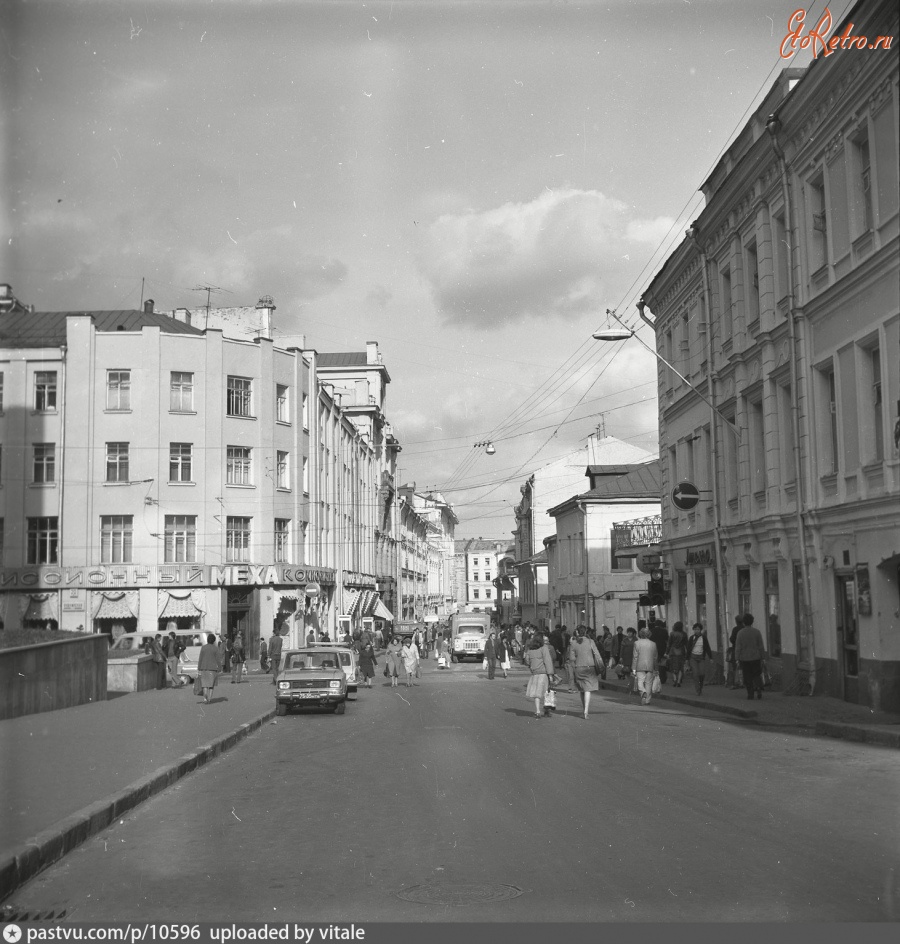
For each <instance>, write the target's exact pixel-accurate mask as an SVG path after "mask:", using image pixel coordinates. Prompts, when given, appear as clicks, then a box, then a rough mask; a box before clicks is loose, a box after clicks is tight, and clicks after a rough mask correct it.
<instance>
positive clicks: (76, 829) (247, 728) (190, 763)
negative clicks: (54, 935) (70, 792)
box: [0, 708, 275, 901]
mask: <svg viewBox="0 0 900 944" xmlns="http://www.w3.org/2000/svg"><path fill="white" fill-rule="evenodd" d="M274 717H275V709H274V708H272V709H270V710H269V711H266V712H264V713H263V714H261V715H259V716H258V717H257V718H254V719H253V720H252V721H248V722H247V723H246V724H242V725H241V726H240V727H239V728H237V729H236V730H234V731H231V732H229V733H228V734H224V735H222V736H221V737H219V738H216V740H214V741H212V742H211V743H209V744H205V745H204V746H202V747H198V748H197V749H196V750H195V751H192V752H191V753H190V754H185V755H184V756H182V757H179V758H178V760H176V761H175V762H174V763H172V764H169V765H168V766H166V767H160V768H159V769H158V770H155V771H153V773H150V774H147V775H146V776H144V777H141V778H140V779H139V780H136V781H135V782H134V783H132V784H129V785H128V786H127V787H125V788H124V789H122V790H120V791H118V792H117V793H111V794H110V795H109V796H107V797H104V799H102V800H98V801H97V802H96V803H91V804H90V805H89V806H86V807H84V808H83V809H81V810H79V811H78V812H77V813H72V814H71V815H70V816H67V817H65V819H61V820H59V822H57V823H54V825H53V826H51V827H50V828H49V829H45V830H44V831H43V832H41V833H38V834H37V835H36V836H35V837H34V838H33V839H31V840H29V841H28V842H26V843H24V844H23V845H21V846H19V847H18V848H17V849H13V850H12V852H10V853H8V854H6V855H4V856H3V858H2V859H0V901H3V900H5V899H6V898H7V897H8V896H9V895H11V894H12V893H13V892H14V891H15V890H16V889H17V888H20V887H21V886H22V885H24V884H25V883H26V882H27V881H29V880H30V879H32V878H34V876H35V875H37V874H38V873H39V872H42V871H43V870H44V869H46V868H47V867H48V866H50V865H52V864H53V863H54V862H57V861H59V859H61V858H62V857H63V856H64V855H66V854H67V853H69V852H71V851H72V850H73V849H75V848H76V847H77V846H79V845H81V843H83V842H85V841H86V840H87V839H90V838H91V836H95V835H96V834H97V833H99V832H102V831H103V830H104V829H106V828H107V827H108V826H109V825H110V824H112V823H114V822H115V820H116V819H117V818H118V817H120V816H122V815H123V814H125V813H127V812H128V811H129V810H132V809H134V808H135V807H136V806H138V805H140V804H141V803H143V802H144V801H145V800H149V799H150V797H153V796H156V794H157V793H161V792H162V791H163V790H165V789H166V788H167V787H170V786H171V785H172V784H173V783H175V782H176V781H177V780H180V779H181V778H182V777H185V776H187V774H189V773H191V772H192V771H194V770H197V769H198V768H199V767H203V766H204V765H206V764H208V763H209V762H210V761H211V760H214V759H215V758H216V757H218V756H219V754H222V753H224V752H225V751H227V750H228V749H229V748H231V747H234V746H235V745H236V744H238V743H240V742H241V741H242V740H243V739H244V738H246V737H248V736H249V735H250V734H252V733H253V732H254V731H256V730H257V729H259V728H261V727H262V726H263V725H264V724H265V723H266V722H267V721H269V720H270V719H271V718H274Z"/></svg>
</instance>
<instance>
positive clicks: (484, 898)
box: [397, 885, 522, 905]
mask: <svg viewBox="0 0 900 944" xmlns="http://www.w3.org/2000/svg"><path fill="white" fill-rule="evenodd" d="M521 894H522V889H521V888H517V887H516V886H515V885H411V886H410V887H409V888H404V889H403V891H401V892H397V897H398V898H402V899H403V900H404V901H416V902H419V903H420V904H423V905H477V904H480V903H487V902H492V901H509V899H510V898H518V897H519V895H521Z"/></svg>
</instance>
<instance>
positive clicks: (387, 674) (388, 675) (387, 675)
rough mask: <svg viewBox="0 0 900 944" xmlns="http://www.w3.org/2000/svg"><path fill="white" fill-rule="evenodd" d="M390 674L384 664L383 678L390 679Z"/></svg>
mask: <svg viewBox="0 0 900 944" xmlns="http://www.w3.org/2000/svg"><path fill="white" fill-rule="evenodd" d="M390 675H391V673H390V672H389V671H388V667H387V662H385V664H384V677H385V678H390Z"/></svg>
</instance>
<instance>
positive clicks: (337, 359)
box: [317, 351, 381, 367]
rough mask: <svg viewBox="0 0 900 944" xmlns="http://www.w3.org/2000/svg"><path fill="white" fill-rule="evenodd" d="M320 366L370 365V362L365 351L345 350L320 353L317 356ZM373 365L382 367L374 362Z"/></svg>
mask: <svg viewBox="0 0 900 944" xmlns="http://www.w3.org/2000/svg"><path fill="white" fill-rule="evenodd" d="M317 365H318V366H319V367H368V366H370V365H369V362H368V359H367V357H366V352H365V351H344V352H338V353H336V354H319V355H318V358H317ZM371 366H372V367H380V366H381V365H380V364H372V365H371Z"/></svg>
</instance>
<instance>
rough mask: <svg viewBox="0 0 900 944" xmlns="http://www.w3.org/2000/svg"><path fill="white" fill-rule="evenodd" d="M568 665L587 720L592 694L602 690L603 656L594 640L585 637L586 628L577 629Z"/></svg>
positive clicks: (568, 656) (579, 627)
mask: <svg viewBox="0 0 900 944" xmlns="http://www.w3.org/2000/svg"><path fill="white" fill-rule="evenodd" d="M567 665H571V666H572V674H573V676H574V678H575V684H576V686H577V687H578V693H579V695H580V696H581V708H582V712H583V714H584V717H585V720H587V716H588V709H589V708H590V705H591V692H596V691H597V690H598V689H599V688H600V682H599V680H598V679H599V676H600V675H601V674H602V672H601V668H602V666H603V656H601V655H600V650H599V649H598V648H597V645H596V643H595V642H594V641H593V640H592V639H588V638H587V636H586V635H585V631H584V627H583V626H578V627H577V628H576V629H575V638H574V639H573V640H572V642H571V643H570V644H569V651H568V654H567Z"/></svg>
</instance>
